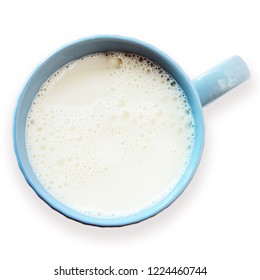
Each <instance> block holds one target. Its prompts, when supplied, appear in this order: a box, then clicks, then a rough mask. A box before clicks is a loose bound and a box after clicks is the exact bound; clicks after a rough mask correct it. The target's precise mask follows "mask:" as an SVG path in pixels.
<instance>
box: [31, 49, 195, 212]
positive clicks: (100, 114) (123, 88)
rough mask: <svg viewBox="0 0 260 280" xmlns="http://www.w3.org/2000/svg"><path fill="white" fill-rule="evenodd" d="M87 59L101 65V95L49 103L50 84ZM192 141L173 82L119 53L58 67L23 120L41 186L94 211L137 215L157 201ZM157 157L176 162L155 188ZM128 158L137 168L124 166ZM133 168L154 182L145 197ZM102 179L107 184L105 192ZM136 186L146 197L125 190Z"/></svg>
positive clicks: (147, 63) (145, 62)
mask: <svg viewBox="0 0 260 280" xmlns="http://www.w3.org/2000/svg"><path fill="white" fill-rule="evenodd" d="M93 61H95V63H97V64H98V63H99V64H100V65H99V64H98V67H103V68H101V70H100V71H103V72H102V75H103V74H104V73H105V74H104V75H105V78H106V79H107V80H106V81H107V82H106V84H105V86H104V88H102V89H103V92H102V94H99V96H98V97H97V98H96V99H94V100H88V97H87V95H88V94H89V93H88V92H86V93H85V94H86V102H85V103H84V104H80V106H78V105H77V106H76V105H73V104H63V103H62V102H61V103H60V104H59V103H58V104H57V103H55V104H52V103H51V102H49V100H51V98H52V97H51V94H56V92H54V91H53V88H54V87H55V86H57V87H58V86H59V85H61V86H62V85H63V84H62V83H64V82H63V79H65V76H66V75H67V74H68V73H70V71H71V73H72V72H73V71H74V69H76V68H77V67H79V66H80V65H83V64H84V63H85V64H88V67H90V66H89V65H91V63H93ZM98 67H97V69H98V70H99V68H98ZM88 73H90V72H88ZM90 74H91V73H90ZM90 74H89V75H90ZM97 75H98V74H97ZM102 77H103V76H102ZM100 83H101V84H102V80H101V81H100ZM53 92H54V93H53ZM58 93H59V94H60V92H58ZM193 142H194V119H193V116H192V112H191V109H190V106H189V104H188V102H187V98H186V96H185V94H184V92H183V91H182V89H181V88H180V87H179V85H178V84H177V83H176V81H175V80H174V79H173V78H172V77H171V76H170V75H169V74H168V73H167V72H165V71H164V70H163V69H162V68H161V67H160V66H158V65H157V64H155V63H154V62H152V61H151V60H149V59H147V58H145V57H141V56H138V55H135V54H128V53H122V52H108V53H99V54H93V55H89V56H86V57H83V58H81V59H79V60H76V61H72V62H70V63H69V64H67V65H65V66H63V67H62V68H60V69H59V70H58V71H56V72H55V73H54V74H53V75H52V76H51V77H49V78H48V79H47V81H46V82H45V83H44V84H43V86H42V87H41V88H40V90H39V92H38V94H37V95H36V97H35V99H34V100H33V103H32V106H31V109H30V111H29V114H28V119H27V124H26V145H27V151H28V155H29V159H30V162H31V164H32V167H33V169H34V171H35V173H36V175H37V176H38V178H39V180H40V181H41V182H42V184H43V186H44V187H45V188H46V189H47V190H48V191H49V192H50V193H51V194H52V195H53V196H54V197H56V198H57V199H58V200H60V201H62V202H64V203H65V204H67V205H68V206H70V207H72V208H74V209H77V210H79V211H81V212H84V213H88V214H87V215H90V216H98V217H112V216H113V217H118V216H124V215H128V214H130V213H136V212H138V211H140V210H142V209H143V208H145V207H149V206H150V205H153V202H154V201H160V200H161V199H162V198H163V197H164V196H165V194H167V193H168V192H169V191H170V190H171V189H172V188H173V187H174V184H172V182H177V181H178V179H179V178H180V177H181V176H182V174H183V172H184V171H185V166H186V165H187V162H188V159H189V157H190V155H191V152H192V148H193ZM160 150H162V154H163V155H160V153H159V151H160ZM173 157H174V160H171V158H173ZM164 158H165V159H166V160H165V161H166V162H168V163H167V164H168V165H167V167H165V168H166V169H169V170H171V164H172V165H176V167H175V166H173V168H172V169H173V171H174V172H175V174H173V175H172V178H170V176H169V175H168V174H166V173H165V174H166V175H167V176H168V177H169V179H168V181H167V184H166V186H165V187H163V188H160V187H158V188H157V187H156V186H153V183H152V182H151V179H149V176H150V177H151V175H152V174H153V173H151V172H148V171H149V170H150V171H151V170H152V171H154V173H156V169H158V170H159V171H158V170H157V172H158V173H160V174H159V175H158V178H157V177H156V180H158V181H159V178H163V176H164V172H163V171H161V169H160V165H161V164H160V163H159V164H158V163H151V161H152V160H153V161H157V160H158V161H160V160H164ZM148 159H149V160H148ZM148 161H149V162H148ZM133 163H135V164H134V165H137V167H133V168H129V166H131V164H133ZM146 164H148V165H149V166H148V167H147V169H148V171H146V170H145V166H146ZM140 168H144V172H143V173H144V174H146V175H147V179H146V180H147V181H146V183H145V184H147V185H149V184H150V185H152V187H151V188H152V189H153V188H154V190H153V191H152V194H150V195H149V194H147V192H149V189H147V190H146V189H145V188H147V187H146V186H144V189H142V185H139V182H138V180H137V179H134V178H132V177H134V176H136V177H137V178H138V176H140V178H141V179H140V180H141V181H142V180H143V181H145V179H143V178H142V176H144V175H142V174H141V173H140V171H139V170H138V169H140ZM128 169H129V170H128ZM130 169H133V170H134V171H131V170H130ZM175 169H176V170H175ZM131 172H133V174H132V175H131ZM174 172H173V173H174ZM116 174H119V175H118V177H119V179H118V180H116V178H115V177H116ZM149 174H150V175H149ZM166 175H165V177H167V176H166ZM128 176H129V178H128ZM153 176H157V175H156V174H155V175H153ZM126 178H128V181H129V183H128V182H126V181H127V179H126ZM120 180H121V181H122V182H124V183H120ZM156 180H155V181H156ZM162 181H164V180H163V179H162ZM106 182H112V184H114V185H113V186H112V187H111V189H110V190H109V187H108V186H105V185H107V184H106ZM131 184H132V185H131ZM121 185H125V186H126V187H125V189H124V186H121ZM136 185H138V188H137V190H135V192H137V193H138V192H140V193H141V194H140V197H141V198H142V196H145V195H144V194H147V197H148V198H147V200H145V201H144V199H141V198H140V199H139V198H138V197H137V195H135V194H133V191H131V188H135V186H136ZM132 186H134V187H132ZM90 196H92V198H90ZM117 196H118V198H115V197H117ZM125 196H126V197H127V202H126V203H125V206H124V203H122V201H123V200H124V199H126V198H125ZM84 197H86V198H85V200H84ZM109 199H110V200H111V203H109ZM138 199H139V200H138ZM77 200H79V201H80V202H79V203H77ZM90 200H92V201H90ZM95 200H96V201H95ZM93 201H94V202H96V203H92V202H93ZM136 201H137V202H136ZM105 204H106V206H105V207H103V205H105ZM113 205H115V206H113Z"/></svg>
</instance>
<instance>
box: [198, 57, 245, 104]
mask: <svg viewBox="0 0 260 280" xmlns="http://www.w3.org/2000/svg"><path fill="white" fill-rule="evenodd" d="M249 78H250V72H249V69H248V67H247V65H246V64H245V62H244V61H243V60H242V58H240V57H239V56H237V55H235V56H232V57H230V58H229V59H227V60H225V61H223V62H222V63H220V64H218V65H216V66H215V67H213V68H211V69H209V70H208V71H207V72H205V73H203V74H201V75H200V76H199V77H197V78H195V79H194V80H193V83H194V85H195V88H196V90H197V92H198V94H199V98H200V101H201V104H202V106H205V105H207V104H209V103H211V102H212V101H214V100H215V99H216V98H218V97H220V96H221V95H223V94H224V93H226V92H227V91H229V90H231V89H232V88H234V87H236V86H238V85H239V84H241V83H242V82H244V81H246V80H247V79H249Z"/></svg>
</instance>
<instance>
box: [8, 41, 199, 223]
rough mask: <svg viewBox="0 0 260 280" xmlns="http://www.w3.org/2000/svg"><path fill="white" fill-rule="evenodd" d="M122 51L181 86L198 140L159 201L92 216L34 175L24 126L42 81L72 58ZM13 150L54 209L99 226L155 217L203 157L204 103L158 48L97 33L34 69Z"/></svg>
mask: <svg viewBox="0 0 260 280" xmlns="http://www.w3.org/2000/svg"><path fill="white" fill-rule="evenodd" d="M108 51H121V52H127V53H135V54H138V55H141V56H144V57H147V58H149V59H151V60H152V61H154V62H155V63H157V64H158V65H160V66H161V67H162V68H164V69H165V70H166V71H167V72H168V73H169V74H170V75H171V76H172V77H173V78H174V79H175V80H176V81H177V83H178V84H179V85H180V87H181V88H182V89H183V91H184V93H185V94H186V96H187V99H188V102H189V104H190V106H191V110H192V114H193V117H194V120H195V139H194V147H193V151H192V154H191V157H190V160H189V163H188V165H187V167H186V170H185V172H184V174H183V176H182V177H181V179H180V180H179V182H178V184H177V185H176V186H175V187H174V188H173V189H172V191H171V192H169V193H168V195H167V196H166V197H164V198H163V199H162V200H161V201H159V202H158V203H157V204H155V205H153V206H151V207H149V208H146V209H144V210H142V211H140V212H139V213H136V214H133V215H131V216H126V217H115V218H98V217H90V216H87V215H85V214H82V213H79V212H77V211H75V210H73V209H71V208H69V207H67V206H66V205H64V204H62V203H61V202H59V201H58V200H57V199H55V198H54V197H53V196H52V195H51V194H50V193H49V192H47V191H46V189H45V188H44V187H43V186H42V184H41V183H40V181H39V180H38V178H37V176H36V175H35V173H34V171H33V169H32V167H31V165H30V162H29V158H28V155H27V151H26V143H25V127H26V120H27V114H28V112H29V109H30V107H31V104H32V101H33V99H34V97H35V95H36V94H37V92H38V91H39V89H40V87H41V86H42V84H43V83H44V82H45V81H46V80H47V79H48V77H49V76H50V75H52V74H53V73H54V72H55V71H57V70H58V69H59V68H61V67H62V66H63V65H65V64H67V63H68V62H70V61H73V60H75V59H79V58H81V57H82V56H86V55H89V54H93V53H100V52H108ZM13 136H14V149H15V153H16V156H17V160H18V164H19V167H20V169H21V171H22V173H23V175H24V177H25V179H26V181H27V182H28V184H29V185H30V186H31V187H32V188H33V189H34V191H35V192H36V193H37V194H38V196H39V197H40V198H42V199H43V200H44V201H45V202H46V203H48V204H49V205H50V206H51V207H52V208H54V209H55V210H57V211H59V212H60V213H62V214H63V215H65V216H67V217H68V218H71V219H74V220H76V221H79V222H82V223H85V224H92V225H97V226H123V225H128V224H132V223H136V222H140V221H142V220H144V219H147V218H149V217H152V216H154V215H156V214H157V213H159V212H160V211H162V210H163V209H164V208H166V207H168V206H169V205H170V204H171V203H172V202H173V201H174V200H175V199H176V198H177V197H178V196H179V195H180V194H181V193H182V192H183V190H184V189H185V188H186V186H187V184H188V183H189V181H190V180H191V178H192V177H193V175H194V173H195V170H196V168H197V166H198V163H199V161H200V158H201V154H202V149H203V142H204V122H203V114H202V108H201V104H200V101H199V98H198V95H197V92H196V90H195V88H194V87H193V85H192V82H191V81H190V79H189V78H188V77H187V76H186V74H185V73H184V72H183V70H182V69H181V68H180V67H179V66H178V65H177V64H176V63H175V62H174V61H173V60H172V59H171V58H170V57H168V56H167V55H166V54H165V53H163V52H162V51H160V50H158V49H157V48H155V47H153V46H151V45H149V44H147V43H144V42H141V41H138V40H136V39H132V38H126V37H121V36H95V37H89V38H84V39H80V40H78V41H75V42H72V43H70V44H67V45H65V46H64V47H62V48H60V49H58V50H57V51H55V52H54V53H52V54H51V55H50V56H49V57H48V58H47V59H46V60H44V61H43V62H42V63H40V64H39V65H38V66H37V67H36V68H35V69H34V71H33V72H32V74H31V76H30V77H29V78H28V80H27V81H26V83H25V85H24V87H23V88H22V90H21V93H20V97H19V99H18V102H17V106H16V110H15V116H14V126H13Z"/></svg>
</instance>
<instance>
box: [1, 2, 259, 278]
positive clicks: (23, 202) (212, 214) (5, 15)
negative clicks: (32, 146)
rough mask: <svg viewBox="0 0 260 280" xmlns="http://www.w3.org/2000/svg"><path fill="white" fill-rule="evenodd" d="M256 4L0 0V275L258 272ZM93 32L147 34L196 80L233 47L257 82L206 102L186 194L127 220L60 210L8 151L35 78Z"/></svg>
mask: <svg viewBox="0 0 260 280" xmlns="http://www.w3.org/2000/svg"><path fill="white" fill-rule="evenodd" d="M257 3H258V1H257V0H247V1H241V0H229V1H226V0H218V1H217V0H215V1H206V0H205V1H203V0H196V1H187V0H182V1H164V0H160V1H151V0H150V1H141V0H139V1H135V0H131V1H115V0H109V1H99V0H95V1H77V0H74V1H65V0H63V1H49V0H45V1H28V0H23V1H4V2H3V3H2V4H1V7H0V13H1V15H0V28H1V33H0V34H1V45H0V46H1V68H0V69H1V70H0V71H1V90H0V95H1V98H0V100H1V102H0V120H1V125H0V135H1V137H0V170H1V177H0V180H1V181H0V187H1V203H0V207H1V208H0V213H1V231H0V234H1V238H0V242H1V243H0V254H1V256H2V257H3V258H2V261H1V263H0V265H1V269H0V277H1V279H5V280H9V279H38V280H42V279H44V280H46V279H57V278H59V279H66V277H57V276H54V275H53V270H54V268H56V267H58V266H59V265H61V266H63V267H66V268H70V267H72V266H79V267H82V268H87V267H89V268H90V267H95V266H97V267H100V268H102V267H103V268H105V267H107V266H109V265H112V266H114V267H115V268H119V267H126V268H135V267H136V268H138V269H140V270H141V269H144V270H145V271H146V269H147V267H149V266H207V270H208V274H207V276H202V275H201V276H192V277H188V276H182V277H175V276H174V275H172V276H171V277H168V276H160V277H161V279H188V278H189V279H210V280H214V279H236V280H240V279H259V277H260V276H259V275H260V271H259V260H260V255H259V252H260V238H259V237H260V203H259V196H260V179H259V173H260V171H259V157H260V148H259V145H260V137H259V134H260V133H259V130H260V125H259V123H260V92H259V89H260V86H259V79H260V77H259V73H260V43H259V26H260V20H259V18H260V17H259V8H258V6H257ZM94 34H119V35H126V36H132V37H136V38H138V39H141V40H143V41H147V42H149V43H151V44H153V45H155V46H157V47H158V48H160V49H162V50H163V51H165V52H166V53H168V54H169V55H170V56H171V57H172V58H173V59H174V60H175V61H177V62H178V63H179V64H180V65H181V66H182V68H183V69H184V70H185V71H186V72H187V74H188V75H189V76H190V77H191V78H194V77H196V76H197V75H199V74H200V73H202V72H203V71H205V70H207V69H208V68H210V67H211V66H213V65H215V64H217V63H219V62H221V61H222V60H224V59H226V58H228V57H229V56H231V55H234V54H238V55H240V56H241V57H243V58H244V60H245V61H246V62H247V63H248V65H249V68H250V70H251V73H252V78H251V80H249V81H248V82H246V83H245V84H243V85H241V86H240V87H239V88H236V89H234V90H232V91H231V92H230V93H228V94H227V95H225V96H224V97H222V98H220V99H218V100H217V101H215V102H214V103H212V104H210V105H209V106H207V107H206V108H205V109H204V113H205V125H206V138H205V149H204V153H203V157H202V161H201V164H200V166H199V169H198V171H197V173H196V175H195V177H194V179H193V180H192V182H191V183H190V185H189V186H188V188H187V189H186V190H185V192H184V193H183V194H182V195H181V197H180V198H179V199H177V201H175V202H174V203H173V204H172V205H171V206H170V207H169V208H168V209H166V210H165V211H163V212H162V213H160V214H159V215H157V216H156V217H154V218H152V219H149V220H147V221H145V222H142V223H139V224H136V225H132V226H128V227H123V228H97V227H92V226H86V225H82V224H80V223H77V222H74V221H71V220H69V219H67V218H65V217H63V216H62V215H60V214H59V213H57V212H56V211H54V210H52V209H51V208H50V207H49V206H47V205H46V204H45V203H44V202H43V201H41V200H40V199H39V198H38V197H37V196H36V195H35V193H34V192H33V191H32V189H31V188H30V187H29V186H28V185H27V184H26V182H25V180H24V178H23V176H22V174H21V172H20V170H19V168H18V166H17V163H16V159H15V155H14V152H13V147H12V116H13V111H14V108H15V103H16V99H17V96H18V93H19V90H20V88H21V87H22V85H23V83H24V81H25V80H26V78H27V76H28V75H29V74H30V72H31V71H32V70H33V68H34V67H35V66H36V64H38V62H40V61H41V60H43V59H44V58H45V57H46V56H47V55H48V54H49V53H51V52H52V51H53V50H55V49H57V48H58V47H60V46H62V45H63V44H65V43H67V42H70V41H72V40H75V39H78V38H81V37H84V36H89V35H94ZM75 278H77V279H85V277H82V276H81V277H80V276H75ZM100 278H102V279H105V277H100ZM117 278H118V279H130V277H129V278H128V277H126V276H125V277H117ZM146 278H147V279H148V278H150V279H153V277H151V276H150V277H149V276H144V274H143V276H138V277H137V276H135V277H134V276H133V277H131V279H146ZM67 279H73V277H67ZM86 279H87V277H86ZM89 279H99V277H97V276H96V277H93V278H91V277H89ZM109 279H116V278H115V277H110V278H109Z"/></svg>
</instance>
